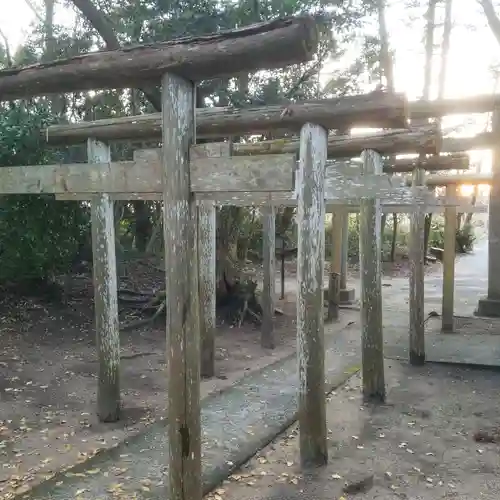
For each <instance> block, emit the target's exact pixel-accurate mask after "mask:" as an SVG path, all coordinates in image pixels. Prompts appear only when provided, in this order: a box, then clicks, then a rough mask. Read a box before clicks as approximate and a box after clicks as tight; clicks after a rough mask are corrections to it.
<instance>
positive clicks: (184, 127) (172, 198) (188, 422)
mask: <svg viewBox="0 0 500 500" xmlns="http://www.w3.org/2000/svg"><path fill="white" fill-rule="evenodd" d="M194 101H195V97H194V86H193V84H192V83H190V82H187V81H185V80H183V79H182V78H180V77H178V76H173V75H169V74H167V75H165V76H164V77H163V79H162V109H163V162H164V163H163V166H164V170H165V179H168V182H165V183H164V184H163V189H164V191H163V204H164V223H163V228H164V237H165V269H166V270H167V272H166V277H165V278H166V305H167V307H166V335H167V366H168V435H169V467H168V472H169V498H170V499H172V500H201V499H202V483H201V481H202V480H201V425H200V324H199V312H200V310H199V308H200V305H199V287H198V266H197V254H198V250H197V238H196V207H195V205H194V202H193V201H192V199H191V198H192V197H191V193H190V189H189V146H190V143H191V142H192V141H193V139H194Z"/></svg>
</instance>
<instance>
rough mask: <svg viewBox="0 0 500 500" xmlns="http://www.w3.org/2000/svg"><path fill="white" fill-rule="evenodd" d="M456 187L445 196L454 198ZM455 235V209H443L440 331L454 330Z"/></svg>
mask: <svg viewBox="0 0 500 500" xmlns="http://www.w3.org/2000/svg"><path fill="white" fill-rule="evenodd" d="M456 195H457V188H456V186H447V187H446V196H449V197H451V198H455V197H456ZM456 234H457V208H456V207H452V206H448V207H445V209H444V252H443V303H442V314H441V315H442V325H441V328H442V331H443V332H452V331H453V328H454V320H453V313H454V310H453V309H454V307H453V303H454V299H455V298H454V295H455V257H456V237H457V236H456Z"/></svg>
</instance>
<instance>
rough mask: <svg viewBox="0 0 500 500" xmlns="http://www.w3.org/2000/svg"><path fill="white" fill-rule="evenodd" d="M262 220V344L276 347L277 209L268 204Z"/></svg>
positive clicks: (268, 347)
mask: <svg viewBox="0 0 500 500" xmlns="http://www.w3.org/2000/svg"><path fill="white" fill-rule="evenodd" d="M262 217H263V220H262V229H263V231H262V254H263V261H264V262H263V264H264V283H263V287H262V327H261V328H262V330H261V337H260V338H261V346H262V347H264V348H265V349H274V347H275V339H274V328H273V316H274V301H275V282H276V276H275V273H276V271H275V267H276V266H275V261H276V211H275V208H274V207H273V206H266V207H265V208H264V210H263V216H262Z"/></svg>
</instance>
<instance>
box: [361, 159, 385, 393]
mask: <svg viewBox="0 0 500 500" xmlns="http://www.w3.org/2000/svg"><path fill="white" fill-rule="evenodd" d="M361 156H362V159H363V171H364V173H365V174H366V175H373V174H378V175H380V174H382V158H381V157H380V155H379V154H378V153H377V152H375V151H372V150H367V151H363V153H362V155H361ZM381 216H382V211H381V206H380V200H378V199H376V198H371V199H370V198H366V199H361V200H360V210H359V255H360V276H361V344H362V346H361V353H362V374H363V398H364V399H365V401H374V402H383V401H385V377H384V338H383V329H382V284H381V264H380V261H381V248H382V241H381V238H382V237H381V228H380V222H381Z"/></svg>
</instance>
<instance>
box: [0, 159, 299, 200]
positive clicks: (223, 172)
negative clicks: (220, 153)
mask: <svg viewBox="0 0 500 500" xmlns="http://www.w3.org/2000/svg"><path fill="white" fill-rule="evenodd" d="M191 169H192V176H191V184H190V190H191V191H193V192H199V193H208V198H211V197H212V193H217V192H220V191H223V192H225V191H234V192H238V191H250V192H251V191H260V192H266V191H291V190H292V189H293V175H294V171H295V169H296V161H295V157H294V156H293V155H290V154H286V155H279V156H271V157H265V156H258V157H254V158H217V159H212V158H205V159H203V158H199V159H194V160H193V161H192V162H191ZM162 175H163V174H162V172H161V154H160V152H159V150H143V151H141V154H139V155H136V158H135V160H134V161H121V162H102V163H99V164H96V165H86V164H80V163H74V164H68V165H43V166H20V167H4V168H2V169H0V192H1V193H2V194H40V193H47V194H70V193H79V194H83V193H132V194H133V193H158V194H160V193H161V192H162V179H163V176H162Z"/></svg>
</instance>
